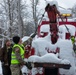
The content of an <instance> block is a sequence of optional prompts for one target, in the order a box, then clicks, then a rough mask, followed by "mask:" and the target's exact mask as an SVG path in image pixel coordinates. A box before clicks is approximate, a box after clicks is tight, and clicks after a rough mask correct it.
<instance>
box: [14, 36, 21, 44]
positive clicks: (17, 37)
mask: <svg viewBox="0 0 76 75" xmlns="http://www.w3.org/2000/svg"><path fill="white" fill-rule="evenodd" d="M19 40H20V37H19V36H14V37H13V42H14V43H15V44H18V42H19Z"/></svg>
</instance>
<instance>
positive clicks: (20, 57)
mask: <svg viewBox="0 0 76 75" xmlns="http://www.w3.org/2000/svg"><path fill="white" fill-rule="evenodd" d="M13 42H14V43H15V44H14V46H13V49H12V54H11V72H12V75H21V74H22V73H21V67H23V66H24V65H26V66H27V68H28V69H32V67H31V64H30V63H27V62H25V61H24V45H23V44H22V40H21V38H20V37H19V36H14V37H13Z"/></svg>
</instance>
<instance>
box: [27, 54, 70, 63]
mask: <svg viewBox="0 0 76 75" xmlns="http://www.w3.org/2000/svg"><path fill="white" fill-rule="evenodd" d="M48 58H50V59H49V60H48ZM28 62H33V63H35V62H39V63H44V62H45V63H58V64H70V61H68V60H66V59H64V60H62V59H60V58H58V57H57V56H56V54H54V53H47V54H45V55H43V56H41V57H40V56H37V55H33V56H30V57H29V58H28Z"/></svg>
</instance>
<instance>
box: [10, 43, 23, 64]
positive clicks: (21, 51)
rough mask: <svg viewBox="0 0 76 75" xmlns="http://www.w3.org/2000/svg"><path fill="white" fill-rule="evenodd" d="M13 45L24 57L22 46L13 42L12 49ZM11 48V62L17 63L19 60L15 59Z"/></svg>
mask: <svg viewBox="0 0 76 75" xmlns="http://www.w3.org/2000/svg"><path fill="white" fill-rule="evenodd" d="M15 47H18V48H19V49H20V55H21V57H22V58H23V59H24V49H23V48H22V46H20V45H18V44H15V45H14V46H13V50H14V48H15ZM13 50H12V54H11V64H19V61H18V60H17V59H16V55H15V53H14V51H13Z"/></svg>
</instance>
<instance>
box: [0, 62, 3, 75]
mask: <svg viewBox="0 0 76 75" xmlns="http://www.w3.org/2000/svg"><path fill="white" fill-rule="evenodd" d="M0 75H3V74H2V65H1V61H0Z"/></svg>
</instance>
